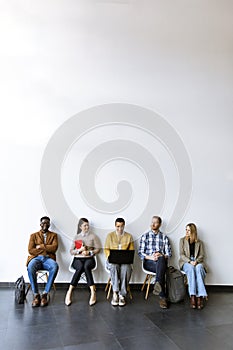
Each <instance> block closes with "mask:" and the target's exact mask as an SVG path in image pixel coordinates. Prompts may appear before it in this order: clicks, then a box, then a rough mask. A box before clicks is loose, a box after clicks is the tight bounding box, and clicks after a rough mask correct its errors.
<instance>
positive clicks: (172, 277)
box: [166, 266, 186, 303]
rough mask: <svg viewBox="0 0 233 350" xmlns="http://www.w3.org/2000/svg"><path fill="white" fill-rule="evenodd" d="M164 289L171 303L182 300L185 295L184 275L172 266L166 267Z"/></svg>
mask: <svg viewBox="0 0 233 350" xmlns="http://www.w3.org/2000/svg"><path fill="white" fill-rule="evenodd" d="M166 289H167V297H168V300H169V301H170V302H171V303H178V302H180V301H182V300H184V298H185V295H186V287H185V283H184V275H183V274H182V272H181V271H180V270H178V269H176V268H175V267H173V266H168V268H167V271H166Z"/></svg>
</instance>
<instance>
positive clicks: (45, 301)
mask: <svg viewBox="0 0 233 350" xmlns="http://www.w3.org/2000/svg"><path fill="white" fill-rule="evenodd" d="M48 303H49V297H48V294H47V293H44V294H42V295H41V303H40V306H47V305H48Z"/></svg>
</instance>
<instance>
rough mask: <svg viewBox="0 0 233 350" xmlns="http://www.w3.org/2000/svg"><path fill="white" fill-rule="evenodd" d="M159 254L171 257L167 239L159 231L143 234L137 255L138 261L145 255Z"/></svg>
mask: <svg viewBox="0 0 233 350" xmlns="http://www.w3.org/2000/svg"><path fill="white" fill-rule="evenodd" d="M155 252H160V253H162V254H164V255H167V256H168V257H171V256H172V251H171V246H170V242H169V239H168V237H167V236H166V235H164V234H163V233H162V232H161V231H158V233H154V232H153V231H152V230H150V231H148V232H146V233H144V234H143V235H142V236H141V239H140V245H139V249H138V255H139V257H140V259H142V260H143V259H145V257H146V255H152V254H154V253H155Z"/></svg>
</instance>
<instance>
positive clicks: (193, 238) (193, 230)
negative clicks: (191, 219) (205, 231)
mask: <svg viewBox="0 0 233 350" xmlns="http://www.w3.org/2000/svg"><path fill="white" fill-rule="evenodd" d="M186 227H189V228H190V231H191V232H190V237H189V238H188V237H187V239H190V243H193V242H197V227H196V225H195V224H193V223H190V224H187V225H186Z"/></svg>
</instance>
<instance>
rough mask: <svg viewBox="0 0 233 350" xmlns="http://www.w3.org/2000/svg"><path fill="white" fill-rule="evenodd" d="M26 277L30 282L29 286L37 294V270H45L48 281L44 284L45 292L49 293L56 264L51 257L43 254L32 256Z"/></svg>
mask: <svg viewBox="0 0 233 350" xmlns="http://www.w3.org/2000/svg"><path fill="white" fill-rule="evenodd" d="M27 269H28V277H29V280H30V283H31V288H32V291H33V293H34V294H38V284H37V275H36V272H37V271H38V270H47V271H48V273H49V278H48V282H47V283H46V286H45V290H44V292H45V293H49V292H50V290H51V288H52V286H53V282H54V280H55V278H56V276H57V273H58V264H57V263H56V261H54V260H53V259H51V258H48V257H46V256H43V255H38V256H36V257H35V258H33V259H32V260H31V261H30V262H29V264H28V267H27Z"/></svg>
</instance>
